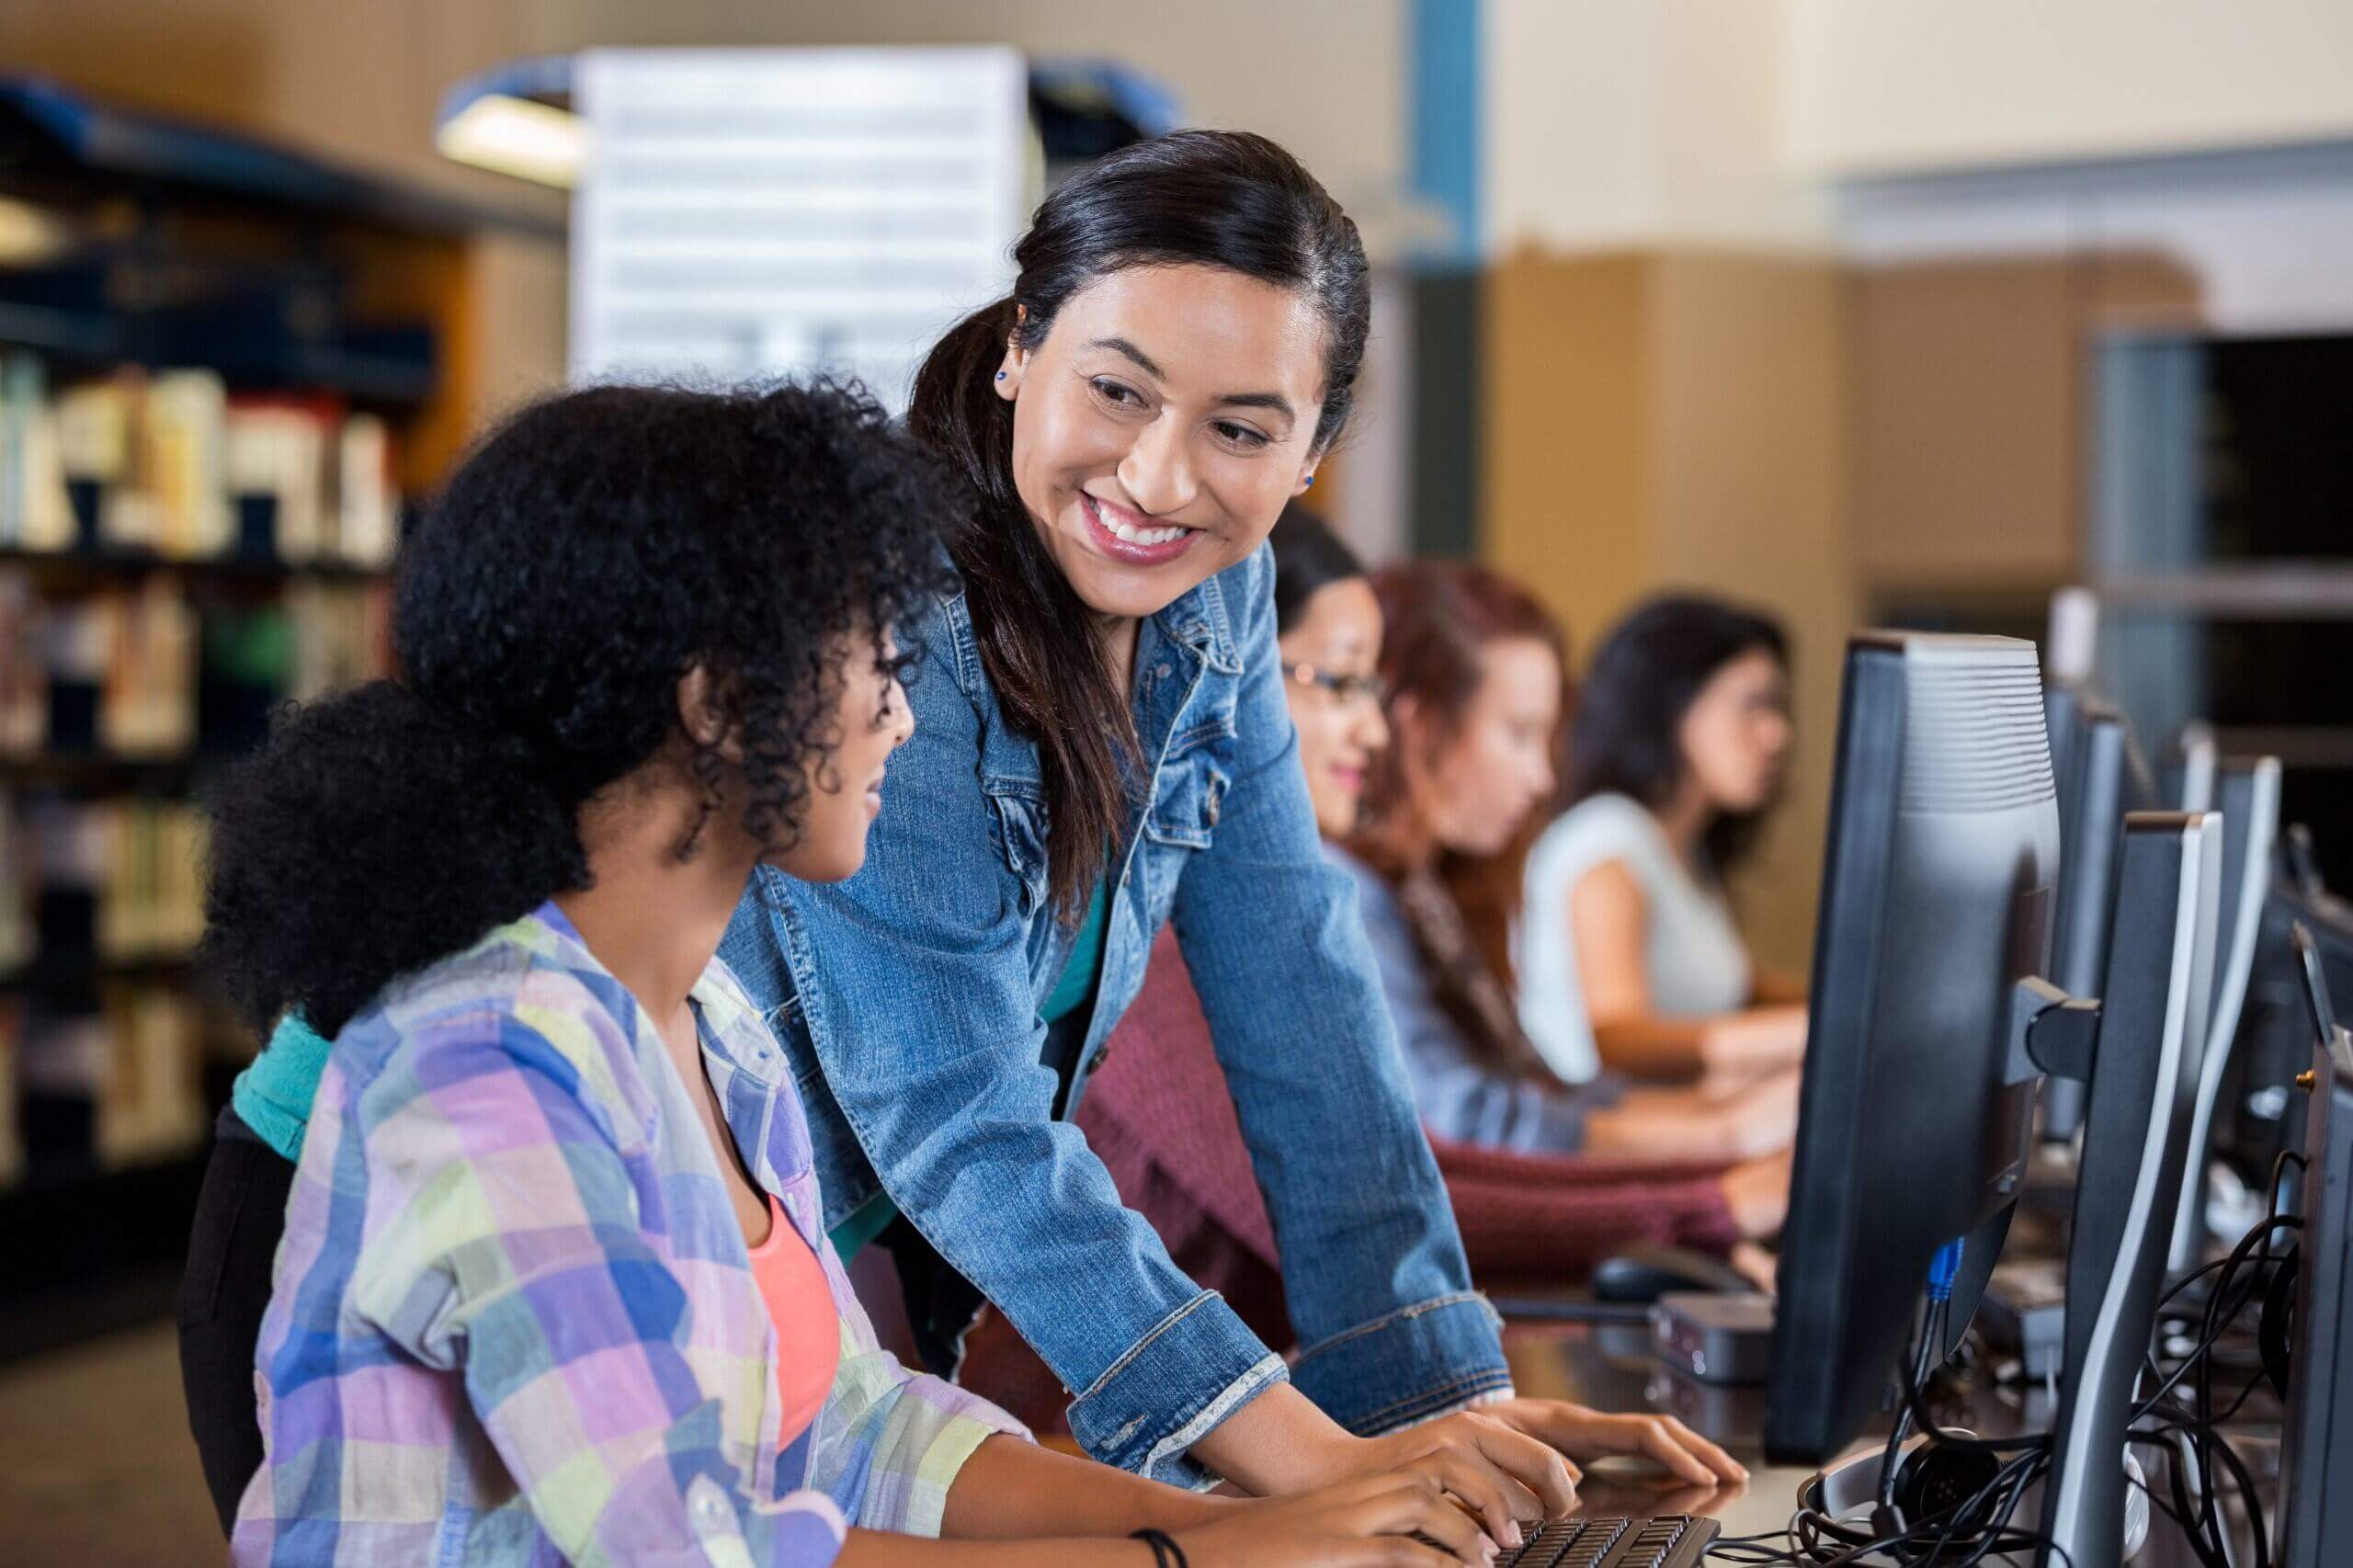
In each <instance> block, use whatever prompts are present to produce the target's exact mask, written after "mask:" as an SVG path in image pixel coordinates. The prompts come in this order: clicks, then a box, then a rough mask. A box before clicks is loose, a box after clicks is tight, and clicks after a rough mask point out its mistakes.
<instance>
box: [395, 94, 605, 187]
mask: <svg viewBox="0 0 2353 1568" xmlns="http://www.w3.org/2000/svg"><path fill="white" fill-rule="evenodd" d="M433 145H434V147H435V148H436V149H437V150H438V151H439V153H441V155H442V156H443V157H445V158H449V159H450V160H452V161H453V162H456V163H460V164H471V165H473V166H474V167H476V168H482V169H489V170H492V171H493V172H494V173H497V174H502V175H512V176H515V177H517V179H528V180H535V181H537V182H538V183H540V184H541V185H551V186H555V187H558V188H559V189H563V190H569V189H571V188H572V187H574V185H575V184H577V183H578V182H579V179H580V165H581V161H582V160H583V159H584V158H585V156H586V155H587V148H588V126H587V122H586V121H585V120H583V119H581V118H580V117H579V116H578V115H576V114H574V113H573V112H572V111H571V110H570V109H563V108H554V107H552V106H551V105H548V104H543V103H536V102H534V101H532V100H531V99H529V98H518V97H509V96H507V95H506V94H504V93H486V94H484V95H483V96H482V97H478V98H476V99H474V100H473V101H472V103H469V104H468V105H466V107H465V108H461V109H460V110H458V112H457V113H455V114H453V115H451V116H450V117H449V119H445V120H443V121H442V122H441V123H440V124H439V125H438V126H437V127H436V128H435V129H434V132H433Z"/></svg>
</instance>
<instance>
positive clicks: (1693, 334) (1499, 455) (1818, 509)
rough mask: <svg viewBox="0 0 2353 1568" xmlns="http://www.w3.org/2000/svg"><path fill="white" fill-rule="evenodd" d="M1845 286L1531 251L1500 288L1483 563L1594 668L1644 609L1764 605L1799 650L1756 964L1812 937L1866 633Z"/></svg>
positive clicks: (1764, 269) (1793, 267)
mask: <svg viewBox="0 0 2353 1568" xmlns="http://www.w3.org/2000/svg"><path fill="white" fill-rule="evenodd" d="M1841 288H1842V283H1841V279H1840V275H1839V272H1838V269H1837V268H1836V267H1835V266H1834V265H1832V264H1831V263H1830V262H1828V261H1826V260H1820V259H1809V258H1803V257H1796V256H1781V257H1771V256H1759V255H1757V254H1755V253H1750V252H1733V251H1706V250H1699V249H1689V250H1643V251H1623V252H1616V253H1609V254H1591V255H1583V256H1558V255H1553V254H1550V253H1545V252H1540V251H1537V250H1534V249H1526V250H1522V251H1520V252H1518V253H1516V254H1514V255H1513V256H1510V257H1508V258H1506V260H1504V261H1502V262H1500V263H1499V264H1498V265H1497V266H1496V267H1495V271H1494V272H1493V274H1492V275H1491V278H1490V286H1489V291H1488V297H1487V301H1486V320H1485V323H1484V327H1483V341H1484V346H1485V347H1484V353H1485V360H1486V363H1485V367H1484V378H1485V379H1484V386H1483V390H1482V406H1483V408H1484V410H1485V411H1486V424H1485V428H1484V430H1483V437H1484V441H1485V449H1486V462H1485V473H1486V475H1487V478H1488V484H1489V491H1488V502H1487V519H1486V521H1487V541H1488V548H1487V553H1488V555H1489V557H1490V558H1491V559H1492V560H1494V561H1495V563H1496V564H1498V565H1500V566H1502V567H1503V568H1505V569H1506V570H1507V571H1509V572H1511V573H1513V574H1516V575H1518V576H1519V577H1520V578H1521V579H1523V580H1524V581H1526V582H1528V583H1529V585H1531V586H1533V587H1534V588H1535V589H1536V590H1537V592H1538V593H1540V595H1541V596H1542V597H1544V599H1545V601H1546V603H1547V604H1548V605H1549V606H1550V607H1551V608H1552V609H1553V610H1554V611H1555V613H1557V614H1559V615H1561V616H1562V617H1563V619H1565V620H1566V622H1567V623H1568V627H1569V632H1570V640H1571V644H1572V651H1573V653H1574V657H1575V659H1576V662H1577V663H1578V664H1579V665H1583V664H1584V662H1585V659H1586V655H1587V654H1588V653H1589V652H1590V650H1591V648H1592V646H1593V643H1594V642H1595V641H1596V640H1597V638H1598V637H1599V636H1600V635H1601V634H1602V633H1603V632H1604V631H1607V630H1608V627H1609V625H1610V624H1611V623H1612V622H1613V621H1614V620H1615V619H1617V618H1618V617H1619V616H1620V615H1621V614H1623V613H1624V611H1625V610H1626V609H1627V608H1629V607H1630V606H1631V605H1632V604H1633V603H1634V601H1636V600H1637V599H1639V598H1642V597H1645V596H1648V595H1650V594H1654V593H1656V592H1659V591H1661V590H1663V589H1666V588H1674V587H1680V588H1690V589H1697V590H1700V591H1704V592H1708V593H1713V594H1718V595H1722V596H1724V597H1731V598H1735V599H1739V600H1741V601H1744V602H1745V603H1748V604H1752V605H1756V606H1761V607H1763V608H1767V609H1769V610H1771V611H1772V612H1773V613H1774V614H1776V615H1778V616H1779V617H1780V618H1781V619H1782V620H1783V622H1784V623H1785V624H1786V625H1787V626H1788V628H1789V630H1790V634H1791V636H1792V639H1793V641H1794V644H1795V646H1794V649H1793V653H1794V663H1795V665H1796V676H1797V691H1796V712H1797V722H1798V731H1799V743H1798V756H1797V762H1796V765H1795V768H1794V770H1793V773H1792V775H1791V778H1790V791H1789V795H1788V798H1787V800H1786V801H1785V803H1784V805H1783V807H1782V810H1781V812H1780V814H1779V817H1778V818H1777V819H1776V820H1775V823H1774V825H1773V830H1772V832H1771V833H1770V835H1768V839H1767V842H1766V844H1765V846H1764V849H1763V852H1762V853H1761V854H1760V856H1759V858H1758V859H1757V861H1756V863H1755V864H1754V865H1752V866H1751V867H1750V868H1749V869H1748V870H1747V871H1746V872H1745V874H1744V875H1743V876H1742V878H1741V879H1740V881H1739V883H1738V885H1737V887H1736V889H1735V892H1736V895H1737V903H1738V904H1739V908H1740V913H1741V917H1742V926H1743V927H1744V929H1745V931H1746V933H1747V935H1748V937H1749V940H1750V942H1751V943H1752V945H1753V946H1754V947H1755V948H1756V951H1757V953H1758V955H1759V957H1760V959H1761V960H1763V961H1764V962H1766V963H1768V964H1769V965H1772V966H1773V967H1775V968H1779V969H1782V970H1785V971H1790V972H1802V971H1803V970H1804V968H1805V966H1806V963H1807V961H1808V959H1809V956H1810V952H1811V946H1812V937H1813V911H1814V903H1815V900H1816V897H1817V894H1818V892H1819V881H1820V877H1821V871H1820V865H1821V859H1820V853H1821V840H1822V831H1823V826H1824V822H1825V820H1826V817H1827V813H1828V809H1829V787H1830V758H1831V751H1832V742H1833V739H1834V734H1835V727H1836V719H1837V700H1838V678H1839V664H1840V658H1841V653H1842V651H1843V648H1844V645H1845V640H1846V637H1847V633H1848V632H1849V631H1851V630H1852V629H1853V627H1854V624H1855V614H1856V611H1855V602H1856V596H1855V586H1854V583H1853V578H1852V571H1851V564H1850V562H1851V551H1850V549H1849V546H1848V543H1847V538H1846V517H1847V504H1846V498H1845V494H1844V489H1845V474H1846V457H1845V451H1846V432H1845V423H1846V412H1845V404H1844V397H1845V393H1844V384H1843V370H1842V359H1843V348H1842V341H1843V333H1844V326H1843V322H1842V313H1841V300H1840V293H1841Z"/></svg>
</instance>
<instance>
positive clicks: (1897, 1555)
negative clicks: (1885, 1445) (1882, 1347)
mask: <svg viewBox="0 0 2353 1568" xmlns="http://www.w3.org/2000/svg"><path fill="white" fill-rule="evenodd" d="M1953 1436H1955V1437H1973V1436H1974V1434H1973V1433H1969V1432H1961V1431H1956V1432H1955V1433H1953ZM1883 1461H1884V1452H1883V1450H1881V1449H1871V1450H1870V1451H1869V1452H1867V1453H1862V1454H1858V1455H1856V1456H1855V1457H1854V1458H1853V1459H1850V1460H1847V1461H1846V1462H1845V1463H1844V1464H1839V1465H1834V1466H1833V1467H1832V1468H1830V1469H1829V1470H1826V1471H1819V1472H1817V1473H1816V1474H1815V1475H1814V1476H1813V1479H1812V1480H1810V1481H1808V1482H1807V1483H1805V1484H1804V1485H1803V1486H1802V1487H1800V1488H1799V1489H1798V1518H1797V1519H1793V1520H1792V1521H1791V1527H1792V1528H1796V1526H1797V1525H1798V1524H1799V1523H1800V1522H1804V1523H1807V1524H1810V1525H1811V1526H1812V1528H1813V1533H1814V1534H1816V1535H1821V1536H1826V1537H1827V1538H1829V1539H1830V1540H1833V1541H1835V1542H1836V1543H1837V1544H1838V1545H1839V1546H1840V1547H1842V1548H1844V1549H1847V1550H1848V1551H1857V1550H1859V1549H1862V1548H1865V1547H1871V1546H1877V1545H1878V1543H1880V1542H1881V1541H1886V1540H1890V1539H1891V1538H1892V1537H1894V1536H1898V1535H1901V1534H1902V1533H1903V1532H1904V1528H1905V1524H1906V1522H1907V1521H1909V1520H1912V1519H1919V1518H1926V1517H1928V1516H1929V1515H1931V1514H1937V1513H1941V1512H1943V1511H1944V1510H1946V1509H1948V1508H1950V1507H1953V1506H1956V1505H1958V1504H1961V1503H1965V1502H1967V1501H1968V1500H1969V1499H1970V1498H1972V1497H1974V1496H1976V1495H1978V1494H1980V1493H1982V1492H1984V1490H1985V1489H1986V1488H1987V1487H1989V1486H1991V1485H1992V1484H1993V1483H1994V1478H1995V1473H1996V1472H1997V1471H1999V1470H2000V1469H2001V1462H2000V1461H1999V1460H1996V1459H1995V1457H1994V1456H1993V1455H1992V1454H1990V1453H1987V1452H1985V1451H1984V1450H1983V1449H1955V1448H1947V1447H1945V1446H1943V1445H1941V1444H1938V1443H1937V1442H1935V1441H1933V1440H1932V1439H1930V1438H1929V1437H1927V1436H1926V1435H1925V1434H1924V1435H1922V1436H1920V1437H1914V1438H1912V1439H1911V1440H1910V1441H1909V1442H1906V1443H1905V1444H1904V1449H1903V1453H1902V1456H1901V1457H1900V1458H1899V1459H1898V1460H1897V1461H1896V1470H1895V1506H1894V1507H1893V1509H1886V1508H1882V1507H1881V1506H1880V1501H1879V1471H1880V1466H1881V1463H1882V1462H1883ZM2124 1473H2125V1474H2126V1476H2128V1477H2129V1478H2130V1479H2131V1481H2132V1482H2134V1483H2137V1484H2133V1485H2128V1486H2127V1487H2126V1488H2125V1489H2124V1557H2125V1559H2126V1560H2128V1561H2129V1560H2130V1559H2131V1557H2132V1555H2133V1554H2134V1553H2135V1552H2137V1551H2140V1550H2141V1547H2142V1545H2143V1542H2145V1541H2146V1540H2148V1539H2149V1493H2148V1487H2147V1484H2146V1483H2147V1480H2148V1477H2147V1476H2146V1475H2145V1474H2144V1473H2143V1471H2142V1469H2141V1461H2140V1460H2138V1459H2137V1458H2135V1457H2134V1456H2133V1455H2132V1453H2131V1451H2130V1450H2127V1451H2126V1453H2125V1454H2124ZM1953 1544H1955V1543H1954V1542H1947V1543H1945V1548H1946V1550H1947V1551H1949V1550H1950V1549H1951V1546H1952V1545H1953ZM1929 1548H1930V1543H1928V1542H1922V1543H1920V1544H1919V1545H1917V1546H1913V1545H1908V1544H1889V1545H1885V1546H1880V1547H1879V1550H1880V1551H1881V1552H1883V1553H1884V1554H1885V1555H1886V1556H1887V1557H1888V1558H1890V1559H1892V1560H1893V1561H1894V1562H1911V1561H1913V1560H1914V1559H1915V1558H1917V1557H1924V1556H1926V1555H1927V1551H1929Z"/></svg>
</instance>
